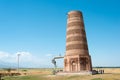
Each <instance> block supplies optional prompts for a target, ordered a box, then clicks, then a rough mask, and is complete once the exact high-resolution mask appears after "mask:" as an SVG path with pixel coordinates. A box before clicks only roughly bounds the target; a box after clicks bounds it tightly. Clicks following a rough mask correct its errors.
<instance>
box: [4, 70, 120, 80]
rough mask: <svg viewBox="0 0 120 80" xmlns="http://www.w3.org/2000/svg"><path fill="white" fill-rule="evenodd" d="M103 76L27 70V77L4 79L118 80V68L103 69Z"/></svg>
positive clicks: (119, 73) (7, 79) (119, 72)
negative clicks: (62, 74) (63, 74)
mask: <svg viewBox="0 0 120 80" xmlns="http://www.w3.org/2000/svg"><path fill="white" fill-rule="evenodd" d="M104 71H105V74H97V75H76V76H69V75H67V76H56V75H52V69H27V75H25V76H19V77H6V78H5V80H120V68H105V69H104Z"/></svg>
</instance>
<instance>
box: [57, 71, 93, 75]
mask: <svg viewBox="0 0 120 80" xmlns="http://www.w3.org/2000/svg"><path fill="white" fill-rule="evenodd" d="M56 75H92V72H91V71H80V72H58V73H56Z"/></svg>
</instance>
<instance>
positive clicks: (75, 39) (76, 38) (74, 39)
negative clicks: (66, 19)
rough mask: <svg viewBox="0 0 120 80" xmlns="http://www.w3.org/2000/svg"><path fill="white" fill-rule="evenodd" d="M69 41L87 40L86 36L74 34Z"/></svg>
mask: <svg viewBox="0 0 120 80" xmlns="http://www.w3.org/2000/svg"><path fill="white" fill-rule="evenodd" d="M66 41H67V42H71V41H84V42H87V40H86V37H81V36H74V37H69V38H67V40H66Z"/></svg>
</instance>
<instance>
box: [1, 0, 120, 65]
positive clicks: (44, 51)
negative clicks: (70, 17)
mask: <svg viewBox="0 0 120 80" xmlns="http://www.w3.org/2000/svg"><path fill="white" fill-rule="evenodd" d="M71 10H80V11H82V13H83V17H84V23H85V29H86V33H87V39H88V46H89V52H90V55H91V57H92V63H93V66H120V64H119V62H120V58H119V57H120V31H119V30H120V1H119V0H0V45H1V46H0V61H1V62H3V63H4V64H1V65H6V66H8V63H9V64H11V65H9V66H10V67H11V66H15V64H16V62H17V61H16V60H17V59H16V57H17V56H16V54H17V53H21V54H23V55H21V56H20V59H21V60H20V61H21V62H20V63H21V67H53V65H52V64H51V59H52V58H53V57H54V56H57V55H59V54H61V55H64V54H65V40H66V38H65V37H66V21H67V13H68V12H69V11H71ZM33 59H34V60H33ZM61 61H62V60H60V61H58V63H60V64H58V66H62V65H63V64H61ZM26 64H27V65H26Z"/></svg>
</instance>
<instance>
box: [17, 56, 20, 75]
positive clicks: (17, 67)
mask: <svg viewBox="0 0 120 80" xmlns="http://www.w3.org/2000/svg"><path fill="white" fill-rule="evenodd" d="M17 56H18V67H17V71H18V73H19V58H20V54H17Z"/></svg>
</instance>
